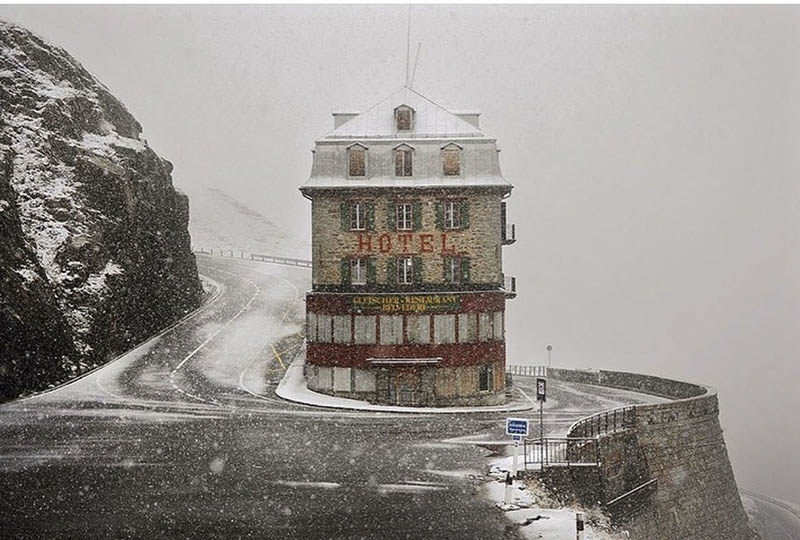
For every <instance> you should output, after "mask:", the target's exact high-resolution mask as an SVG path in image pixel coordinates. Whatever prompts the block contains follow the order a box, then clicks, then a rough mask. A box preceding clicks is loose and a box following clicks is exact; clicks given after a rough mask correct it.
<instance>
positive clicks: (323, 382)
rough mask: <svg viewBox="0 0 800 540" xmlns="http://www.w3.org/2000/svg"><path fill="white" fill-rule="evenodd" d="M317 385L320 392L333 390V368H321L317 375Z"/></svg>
mask: <svg viewBox="0 0 800 540" xmlns="http://www.w3.org/2000/svg"><path fill="white" fill-rule="evenodd" d="M317 385H318V388H319V389H320V390H331V389H332V388H333V368H332V367H322V366H320V368H319V372H318V375H317Z"/></svg>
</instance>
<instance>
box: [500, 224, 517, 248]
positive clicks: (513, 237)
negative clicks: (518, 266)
mask: <svg viewBox="0 0 800 540" xmlns="http://www.w3.org/2000/svg"><path fill="white" fill-rule="evenodd" d="M502 233H503V238H502V240H503V243H504V244H513V243H514V242H516V241H517V228H516V226H515V225H514V224H513V223H512V224H511V225H506V226H505V227H504V228H503V229H502Z"/></svg>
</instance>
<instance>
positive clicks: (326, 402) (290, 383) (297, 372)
mask: <svg viewBox="0 0 800 540" xmlns="http://www.w3.org/2000/svg"><path fill="white" fill-rule="evenodd" d="M304 365H305V356H304V355H301V356H298V357H297V358H296V359H295V360H294V361H293V362H292V363H291V364H290V365H289V368H288V369H287V370H286V374H285V375H284V376H283V379H281V382H280V383H279V384H278V388H277V389H276V390H275V394H276V395H277V396H278V397H280V398H283V399H285V400H287V401H294V402H296V403H302V404H304V405H312V406H315V407H325V408H331V409H349V410H354V411H380V412H393V413H398V412H399V413H413V414H431V413H435V414H456V413H485V412H516V411H527V410H530V409H532V408H533V404H532V403H523V404H520V403H516V404H514V403H512V404H509V405H495V406H490V407H398V406H393V405H375V404H374V403H369V402H366V401H360V400H357V399H349V398H342V397H335V396H328V395H325V394H320V393H318V392H313V391H311V390H309V389H308V386H307V384H306V378H305V377H304V376H303V366H304Z"/></svg>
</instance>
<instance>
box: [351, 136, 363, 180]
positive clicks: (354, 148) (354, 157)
mask: <svg viewBox="0 0 800 540" xmlns="http://www.w3.org/2000/svg"><path fill="white" fill-rule="evenodd" d="M347 175H348V176H353V177H356V178H357V177H362V176H366V175H367V147H366V146H364V145H362V144H359V143H355V144H352V145H350V146H349V147H348V148H347Z"/></svg>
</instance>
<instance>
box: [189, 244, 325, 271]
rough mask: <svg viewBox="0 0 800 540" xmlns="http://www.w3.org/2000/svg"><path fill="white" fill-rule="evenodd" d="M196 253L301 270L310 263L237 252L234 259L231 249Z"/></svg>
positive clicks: (201, 250) (196, 250) (201, 249)
mask: <svg viewBox="0 0 800 540" xmlns="http://www.w3.org/2000/svg"><path fill="white" fill-rule="evenodd" d="M215 251H219V255H217V254H216V253H215ZM195 252H196V253H203V254H205V255H213V256H215V257H226V258H228V259H237V258H238V259H249V260H251V261H260V262H266V263H272V264H283V265H286V266H300V267H303V268H311V261H309V260H306V259H295V258H292V257H281V256H278V255H261V254H258V253H245V252H244V251H239V252H238V253H239V256H238V257H236V255H235V252H234V250H232V249H225V250H223V249H219V250H214V249H209V250H205V249H203V248H200V249H195Z"/></svg>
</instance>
